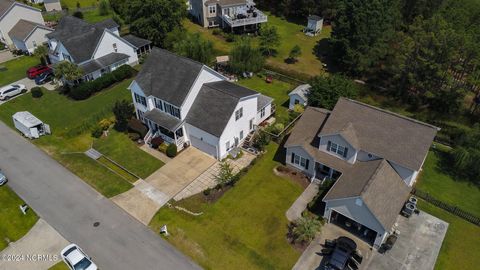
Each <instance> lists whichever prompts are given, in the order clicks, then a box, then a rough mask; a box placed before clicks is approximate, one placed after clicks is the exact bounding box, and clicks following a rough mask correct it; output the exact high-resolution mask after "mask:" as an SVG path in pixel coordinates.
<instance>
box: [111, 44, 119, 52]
mask: <svg viewBox="0 0 480 270" xmlns="http://www.w3.org/2000/svg"><path fill="white" fill-rule="evenodd" d="M112 46H113V50H114V51H115V52H117V51H118V48H117V43H113V44H112Z"/></svg>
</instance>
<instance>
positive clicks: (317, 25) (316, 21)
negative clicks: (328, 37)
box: [304, 15, 323, 36]
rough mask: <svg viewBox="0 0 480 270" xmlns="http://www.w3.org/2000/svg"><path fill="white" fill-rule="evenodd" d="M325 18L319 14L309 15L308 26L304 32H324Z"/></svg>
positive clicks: (306, 33) (310, 33)
mask: <svg viewBox="0 0 480 270" xmlns="http://www.w3.org/2000/svg"><path fill="white" fill-rule="evenodd" d="M322 27H323V18H322V17H320V16H317V15H311V16H308V23H307V27H306V28H305V30H304V32H305V35H308V36H316V35H318V34H320V32H322Z"/></svg>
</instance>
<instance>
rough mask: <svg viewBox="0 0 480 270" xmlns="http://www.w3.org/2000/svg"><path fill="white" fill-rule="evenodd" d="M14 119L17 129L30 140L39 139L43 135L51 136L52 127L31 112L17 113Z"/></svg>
mask: <svg viewBox="0 0 480 270" xmlns="http://www.w3.org/2000/svg"><path fill="white" fill-rule="evenodd" d="M12 118H13V124H14V125H15V127H16V128H17V129H18V130H20V132H21V133H22V134H23V135H24V136H25V137H27V138H29V139H38V138H39V137H40V136H42V135H46V134H50V126H49V125H47V124H44V123H43V122H42V121H40V119H38V118H37V117H35V116H34V115H33V114H31V113H29V112H17V113H15V114H14V115H13V116H12Z"/></svg>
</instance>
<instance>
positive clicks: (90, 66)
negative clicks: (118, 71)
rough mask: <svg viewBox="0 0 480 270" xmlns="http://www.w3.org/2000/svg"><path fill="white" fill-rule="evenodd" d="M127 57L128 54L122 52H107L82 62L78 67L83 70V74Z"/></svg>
mask: <svg viewBox="0 0 480 270" xmlns="http://www.w3.org/2000/svg"><path fill="white" fill-rule="evenodd" d="M128 57H129V56H128V55H126V54H123V53H109V54H107V55H104V56H102V57H99V58H97V59H92V60H90V61H88V62H86V63H83V64H81V65H80V66H79V67H80V68H81V69H82V70H83V72H84V74H89V73H92V72H94V71H97V70H100V69H102V68H104V67H108V66H110V65H113V64H115V63H118V62H120V61H122V60H125V59H128Z"/></svg>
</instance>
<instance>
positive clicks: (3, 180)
mask: <svg viewBox="0 0 480 270" xmlns="http://www.w3.org/2000/svg"><path fill="white" fill-rule="evenodd" d="M7 181H8V179H7V176H6V175H5V174H3V172H2V170H0V186H3V185H5V183H7Z"/></svg>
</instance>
